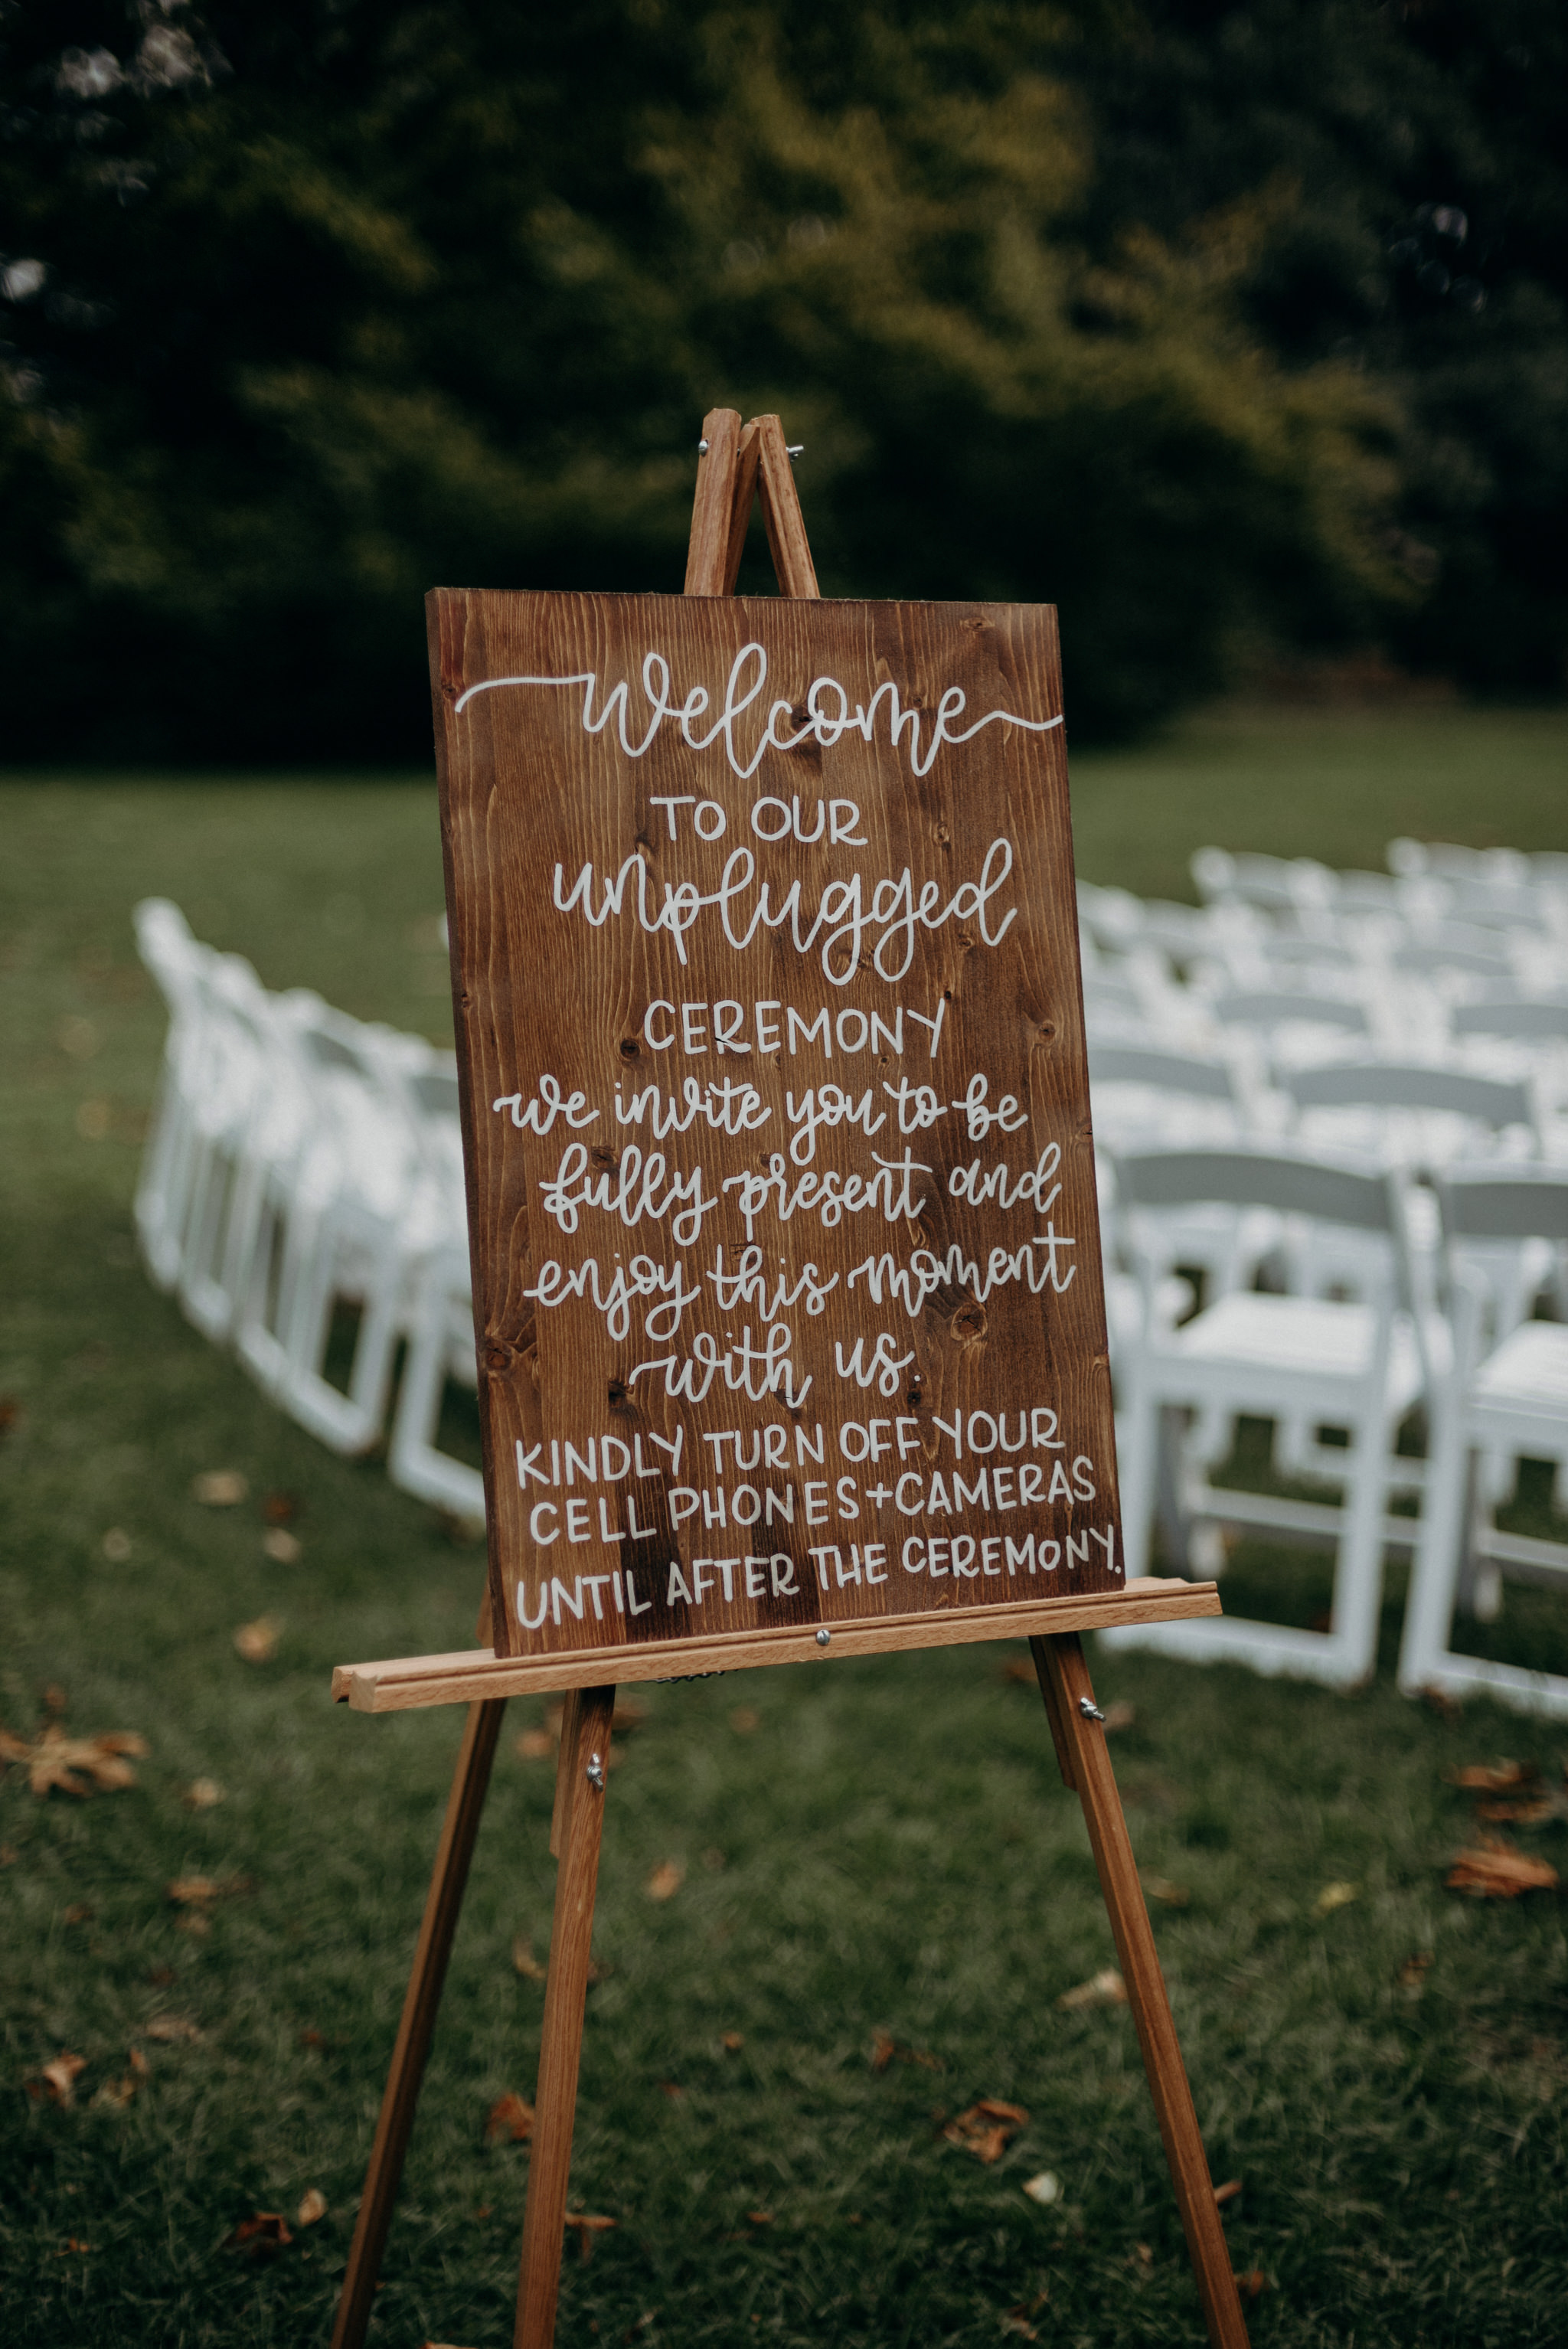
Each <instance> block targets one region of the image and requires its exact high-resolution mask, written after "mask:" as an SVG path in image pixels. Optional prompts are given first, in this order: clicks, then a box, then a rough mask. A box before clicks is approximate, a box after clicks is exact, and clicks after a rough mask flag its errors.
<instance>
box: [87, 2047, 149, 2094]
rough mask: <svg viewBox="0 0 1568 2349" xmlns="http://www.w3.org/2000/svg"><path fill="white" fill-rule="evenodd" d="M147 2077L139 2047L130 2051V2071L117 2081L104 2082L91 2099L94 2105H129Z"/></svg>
mask: <svg viewBox="0 0 1568 2349" xmlns="http://www.w3.org/2000/svg"><path fill="white" fill-rule="evenodd" d="M146 2077H147V2058H146V2056H145V2055H144V2054H142V2052H141V2050H140V2048H139V2047H133V2048H132V2049H131V2051H130V2069H129V2071H128V2072H126V2073H125V2074H124V2075H122V2076H121V2077H120V2078H119V2079H118V2080H106V2081H105V2082H104V2084H103V2085H102V2087H101V2088H100V2089H99V2090H98V2094H97V2095H96V2096H94V2098H93V2102H94V2104H95V2105H117V2106H125V2105H129V2102H130V2100H131V2098H132V2096H134V2095H135V2094H136V2092H137V2090H138V2088H139V2087H140V2085H141V2084H142V2082H143V2081H144V2080H145V2079H146Z"/></svg>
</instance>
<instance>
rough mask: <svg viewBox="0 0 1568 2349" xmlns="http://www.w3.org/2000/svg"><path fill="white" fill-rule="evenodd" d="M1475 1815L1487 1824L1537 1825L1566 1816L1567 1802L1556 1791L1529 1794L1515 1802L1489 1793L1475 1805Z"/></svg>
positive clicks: (1567, 1812)
mask: <svg viewBox="0 0 1568 2349" xmlns="http://www.w3.org/2000/svg"><path fill="white" fill-rule="evenodd" d="M1475 1815H1476V1816H1477V1818H1478V1819H1484V1820H1486V1822H1487V1823H1488V1825H1489V1826H1513V1827H1538V1826H1542V1825H1543V1824H1544V1823H1545V1821H1546V1820H1548V1819H1553V1818H1563V1817H1568V1803H1564V1801H1563V1797H1562V1795H1558V1794H1556V1793H1553V1794H1550V1795H1526V1797H1525V1799H1524V1800H1523V1801H1522V1802H1515V1803H1511V1802H1509V1801H1508V1800H1507V1799H1506V1798H1505V1797H1503V1796H1501V1795H1491V1796H1489V1797H1488V1799H1487V1800H1486V1801H1485V1802H1484V1803H1478V1804H1477V1805H1476V1806H1475Z"/></svg>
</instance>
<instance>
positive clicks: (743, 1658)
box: [332, 1575, 1222, 1713]
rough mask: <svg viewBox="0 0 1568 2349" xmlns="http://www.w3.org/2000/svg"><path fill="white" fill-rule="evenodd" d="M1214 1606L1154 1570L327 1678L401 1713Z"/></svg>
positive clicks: (404, 1662)
mask: <svg viewBox="0 0 1568 2349" xmlns="http://www.w3.org/2000/svg"><path fill="white" fill-rule="evenodd" d="M1221 1612H1222V1609H1221V1606H1220V1594H1219V1590H1218V1588H1217V1587H1216V1585H1215V1584H1213V1583H1212V1582H1183V1581H1181V1580H1180V1579H1171V1580H1162V1579H1161V1578H1160V1577H1158V1576H1155V1575H1148V1576H1145V1577H1144V1578H1142V1579H1141V1580H1140V1581H1137V1582H1131V1583H1129V1585H1128V1586H1127V1588H1126V1589H1125V1591H1120V1590H1113V1591H1098V1592H1095V1593H1093V1594H1091V1595H1089V1596H1086V1597H1084V1598H1082V1599H1030V1600H1026V1601H1023V1602H1021V1603H1020V1604H1019V1605H1017V1606H1016V1607H973V1608H969V1607H965V1608H954V1609H937V1610H933V1611H931V1612H929V1613H926V1614H923V1615H883V1616H881V1617H879V1618H878V1619H875V1620H874V1621H867V1622H860V1623H834V1624H830V1625H829V1626H827V1627H826V1628H827V1629H828V1630H830V1631H831V1634H832V1637H831V1638H830V1640H829V1641H828V1643H827V1645H826V1646H822V1645H820V1644H819V1641H818V1639H817V1629H816V1627H815V1626H813V1625H810V1624H804V1625H796V1624H781V1625H779V1627H778V1628H777V1629H776V1630H766V1631H720V1632H716V1633H715V1634H714V1635H713V1637H712V1638H711V1639H706V1640H682V1641H681V1643H680V1645H679V1647H678V1648H676V1647H671V1646H668V1645H666V1644H665V1642H663V1641H660V1642H659V1643H658V1644H657V1645H656V1646H655V1645H650V1644H640V1645H638V1646H635V1647H631V1646H621V1647H614V1648H589V1649H585V1650H580V1651H578V1652H577V1653H576V1654H575V1655H570V1656H498V1655H496V1654H494V1653H493V1652H492V1651H491V1650H490V1649H489V1648H459V1649H458V1650H456V1651H454V1652H453V1653H452V1654H450V1655H444V1656H393V1657H390V1658H388V1659H387V1661H385V1662H382V1663H377V1664H339V1665H337V1666H336V1668H335V1671H334V1672H333V1675H332V1699H333V1702H334V1703H335V1704H346V1705H348V1706H349V1707H350V1708H351V1709H352V1710H353V1711H354V1712H355V1713H411V1712H414V1711H415V1710H417V1709H418V1708H419V1707H421V1706H424V1705H430V1704H470V1703H472V1702H474V1701H475V1700H476V1699H480V1698H485V1697H506V1696H526V1695H527V1694H528V1693H529V1692H530V1691H537V1692H541V1693H543V1692H547V1691H549V1690H552V1689H574V1688H595V1687H598V1686H599V1685H600V1684H601V1683H602V1682H624V1681H667V1680H676V1679H678V1680H695V1679H696V1678H697V1677H698V1676H699V1675H700V1674H703V1673H707V1672H726V1671H742V1670H745V1669H747V1668H748V1667H755V1666H757V1665H758V1664H820V1663H830V1662H831V1661H833V1659H834V1658H835V1657H837V1656H875V1655H882V1654H885V1653H887V1652H888V1651H891V1650H893V1649H900V1650H902V1649H904V1648H952V1647H960V1646H963V1645H965V1643H966V1642H971V1641H976V1640H1028V1639H1042V1638H1045V1637H1046V1636H1047V1635H1048V1634H1050V1633H1053V1632H1057V1633H1059V1632H1064V1631H1104V1630H1110V1629H1112V1628H1113V1626H1115V1625H1117V1624H1119V1623H1169V1622H1173V1621H1175V1620H1177V1619H1180V1618H1181V1617H1183V1616H1189V1615H1218V1614H1220V1613H1221Z"/></svg>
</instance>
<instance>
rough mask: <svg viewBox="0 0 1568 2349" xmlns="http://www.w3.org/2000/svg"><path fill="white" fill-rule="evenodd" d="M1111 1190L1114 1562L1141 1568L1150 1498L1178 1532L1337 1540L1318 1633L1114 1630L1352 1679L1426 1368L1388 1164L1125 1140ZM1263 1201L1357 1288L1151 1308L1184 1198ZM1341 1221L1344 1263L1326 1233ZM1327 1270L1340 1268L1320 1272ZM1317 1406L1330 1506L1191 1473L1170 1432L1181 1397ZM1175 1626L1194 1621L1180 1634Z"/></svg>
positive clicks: (1299, 1412)
mask: <svg viewBox="0 0 1568 2349" xmlns="http://www.w3.org/2000/svg"><path fill="white" fill-rule="evenodd" d="M1117 1172H1118V1182H1119V1195H1120V1197H1121V1199H1122V1202H1123V1205H1124V1208H1125V1211H1126V1214H1127V1216H1128V1218H1129V1224H1130V1232H1131V1237H1132V1243H1133V1246H1134V1247H1135V1250H1136V1252H1137V1257H1138V1262H1139V1268H1140V1278H1141V1279H1142V1282H1143V1285H1144V1294H1145V1299H1146V1319H1145V1328H1144V1334H1143V1339H1142V1343H1141V1346H1140V1350H1139V1352H1138V1356H1137V1360H1136V1362H1135V1364H1134V1365H1133V1367H1132V1369H1131V1371H1130V1375H1129V1379H1128V1388H1129V1392H1128V1395H1127V1401H1126V1405H1125V1410H1124V1414H1123V1415H1124V1420H1125V1424H1126V1431H1127V1433H1126V1447H1125V1451H1124V1453H1123V1454H1122V1464H1121V1496H1122V1527H1123V1538H1124V1542H1125V1547H1126V1566H1127V1572H1128V1574H1129V1576H1130V1577H1131V1576H1135V1575H1139V1574H1141V1573H1143V1572H1145V1571H1146V1570H1147V1568H1148V1563H1149V1558H1150V1549H1151V1545H1152V1536H1153V1529H1154V1524H1155V1518H1156V1514H1157V1512H1158V1513H1159V1514H1160V1516H1161V1519H1162V1520H1163V1521H1165V1522H1166V1523H1167V1524H1169V1526H1171V1529H1172V1531H1173V1532H1175V1533H1176V1534H1177V1537H1178V1539H1179V1538H1180V1529H1181V1528H1182V1527H1184V1526H1186V1525H1187V1524H1190V1523H1191V1521H1192V1520H1193V1519H1202V1520H1205V1521H1207V1522H1209V1523H1211V1524H1221V1525H1232V1526H1253V1527H1258V1528H1263V1529H1270V1530H1274V1531H1277V1532H1281V1533H1284V1534H1287V1535H1292V1536H1295V1537H1301V1536H1303V1535H1306V1536H1310V1537H1321V1538H1326V1539H1328V1540H1330V1541H1332V1542H1333V1543H1334V1544H1335V1545H1336V1564H1335V1573H1334V1595H1333V1603H1332V1608H1331V1611H1330V1620H1329V1629H1328V1630H1327V1631H1326V1632H1318V1631H1307V1630H1295V1629H1292V1628H1290V1627H1287V1626H1281V1625H1277V1624H1272V1623H1259V1622H1253V1621H1249V1620H1248V1619H1244V1618H1237V1617H1234V1616H1226V1617H1223V1618H1222V1619H1217V1620H1214V1621H1212V1622H1211V1621H1207V1620H1205V1621H1202V1622H1198V1623H1194V1624H1192V1625H1191V1626H1188V1625H1186V1624H1182V1625H1180V1626H1171V1627H1169V1630H1171V1632H1172V1633H1173V1634H1175V1636H1172V1637H1167V1636H1166V1632H1167V1627H1163V1626H1151V1627H1149V1629H1150V1636H1147V1637H1146V1636H1145V1633H1144V1630H1143V1629H1141V1628H1140V1629H1139V1630H1129V1631H1125V1632H1120V1631H1119V1632H1117V1633H1116V1634H1114V1635H1113V1636H1114V1639H1115V1640H1119V1641H1120V1642H1122V1643H1123V1644H1128V1645H1138V1646H1145V1647H1152V1648H1158V1649H1161V1650H1162V1651H1166V1652H1169V1653H1171V1654H1175V1655H1184V1656H1189V1657H1194V1658H1219V1657H1229V1658H1232V1659H1233V1660H1235V1661H1244V1662H1248V1663H1251V1664H1253V1666H1255V1667H1256V1669H1257V1670H1259V1671H1264V1672H1289V1673H1295V1674H1299V1675H1301V1676H1302V1677H1305V1678H1310V1679H1315V1680H1320V1681H1324V1682H1327V1683H1329V1684H1330V1685H1331V1686H1334V1687H1341V1688H1344V1687H1351V1686H1354V1685H1355V1684H1356V1683H1357V1682H1360V1681H1363V1680H1365V1679H1366V1678H1367V1676H1368V1674H1369V1673H1370V1672H1371V1671H1372V1669H1373V1664H1374V1661H1375V1657H1376V1651H1377V1621H1378V1607H1379V1602H1380V1599H1381V1593H1382V1557H1383V1549H1384V1545H1385V1541H1386V1539H1387V1530H1388V1529H1387V1525H1386V1517H1385V1510H1386V1503H1387V1493H1388V1459H1389V1454H1390V1453H1391V1451H1392V1444H1393V1435H1394V1432H1395V1430H1396V1429H1397V1428H1398V1424H1399V1422H1400V1421H1401V1420H1402V1419H1403V1418H1404V1417H1405V1415H1406V1413H1408V1411H1409V1410H1410V1408H1411V1406H1412V1404H1413V1403H1414V1402H1416V1401H1417V1399H1418V1397H1419V1395H1420V1394H1421V1393H1422V1392H1423V1390H1424V1388H1425V1385H1426V1382H1427V1373H1426V1368H1425V1358H1424V1345H1423V1333H1422V1332H1421V1330H1419V1328H1418V1323H1417V1320H1416V1318H1415V1316H1414V1315H1413V1314H1412V1313H1411V1311H1410V1310H1409V1299H1410V1288H1409V1272H1408V1261H1407V1257H1406V1249H1405V1238H1404V1230H1403V1220H1402V1215H1401V1208H1400V1201H1399V1193H1398V1180H1397V1178H1396V1177H1394V1176H1391V1175H1390V1174H1387V1172H1385V1171H1383V1170H1380V1169H1373V1168H1367V1167H1365V1166H1348V1165H1344V1164H1334V1163H1331V1162H1329V1161H1326V1160H1322V1159H1316V1158H1311V1157H1307V1156H1305V1155H1304V1154H1293V1153H1284V1152H1265V1151H1240V1150H1238V1151H1230V1152H1225V1151H1181V1152H1150V1153H1127V1154H1122V1155H1120V1156H1119V1160H1118V1168H1117ZM1194 1206H1229V1207H1231V1208H1233V1209H1254V1208H1263V1209H1267V1210H1269V1211H1271V1212H1272V1213H1274V1215H1276V1216H1280V1217H1281V1218H1283V1219H1284V1220H1285V1222H1286V1223H1287V1225H1288V1226H1290V1227H1291V1229H1292V1230H1293V1231H1294V1232H1295V1234H1296V1235H1297V1245H1298V1246H1299V1245H1300V1236H1301V1235H1302V1233H1303V1232H1304V1230H1305V1229H1310V1230H1311V1231H1312V1232H1313V1233H1315V1234H1316V1235H1318V1236H1320V1242H1321V1246H1320V1256H1319V1260H1320V1262H1321V1264H1322V1265H1323V1267H1324V1268H1325V1269H1326V1270H1328V1271H1330V1272H1343V1271H1345V1270H1346V1269H1348V1270H1349V1271H1350V1272H1352V1273H1353V1275H1354V1277H1355V1278H1356V1281H1357V1287H1358V1288H1359V1291H1360V1293H1359V1295H1357V1297H1355V1298H1354V1299H1347V1298H1346V1297H1344V1296H1343V1295H1337V1294H1336V1295H1332V1296H1325V1295H1284V1296H1282V1295H1277V1294H1264V1293H1260V1292H1257V1291H1247V1290H1241V1289H1233V1290H1232V1291H1231V1292H1230V1293H1229V1294H1228V1295H1224V1296H1221V1297H1220V1298H1218V1299H1216V1300H1215V1301H1214V1303H1213V1304H1212V1305H1205V1307H1204V1309H1203V1310H1202V1312H1200V1313H1199V1314H1198V1315H1197V1316H1196V1317H1195V1318H1194V1319H1191V1320H1190V1321H1187V1322H1185V1323H1183V1324H1182V1325H1181V1327H1179V1328H1174V1329H1172V1328H1171V1327H1169V1326H1168V1325H1164V1324H1162V1322H1161V1318H1160V1316H1159V1315H1158V1313H1157V1312H1156V1311H1154V1310H1153V1309H1152V1307H1153V1299H1154V1297H1155V1294H1156V1291H1157V1287H1158V1284H1159V1282H1160V1281H1161V1279H1162V1278H1164V1277H1166V1276H1167V1275H1168V1273H1169V1272H1170V1271H1171V1268H1172V1257H1171V1241H1170V1238H1169V1233H1170V1230H1171V1227H1172V1226H1174V1227H1175V1228H1176V1229H1178V1230H1179V1229H1180V1226H1181V1220H1182V1219H1183V1218H1184V1217H1186V1216H1189V1215H1190V1214H1191V1210H1192V1209H1193V1207H1194ZM1342 1235H1343V1236H1346V1237H1347V1238H1348V1241H1349V1247H1348V1249H1347V1250H1346V1256H1345V1261H1344V1264H1343V1265H1341V1264H1338V1263H1336V1249H1335V1246H1334V1243H1335V1241H1336V1237H1338V1236H1342ZM1335 1286H1336V1288H1338V1287H1339V1286H1341V1283H1340V1282H1339V1281H1338V1280H1336V1283H1335ZM1189 1413H1198V1414H1200V1415H1213V1414H1221V1415H1222V1416H1223V1417H1224V1418H1225V1419H1227V1420H1230V1421H1233V1420H1234V1419H1236V1418H1237V1417H1239V1416H1242V1415H1243V1414H1245V1415H1252V1416H1260V1417H1273V1418H1276V1419H1279V1418H1291V1417H1295V1418H1296V1419H1299V1420H1303V1421H1307V1420H1315V1421H1320V1422H1329V1423H1335V1424H1336V1425H1340V1426H1346V1427H1347V1428H1348V1431H1349V1433H1350V1438H1351V1440H1350V1443H1349V1444H1348V1446H1347V1447H1346V1449H1344V1450H1342V1451H1340V1452H1339V1453H1338V1454H1337V1455H1336V1461H1335V1473H1336V1478H1337V1480H1338V1481H1339V1482H1340V1484H1341V1485H1343V1488H1344V1493H1345V1500H1344V1506H1342V1507H1334V1506H1326V1505H1324V1504H1320V1503H1309V1502H1302V1501H1297V1500H1293V1499H1289V1498H1286V1497H1284V1496H1281V1495H1272V1494H1257V1493H1242V1492H1235V1491H1231V1490H1224V1489H1220V1488H1217V1487H1215V1486H1213V1485H1208V1484H1206V1483H1205V1482H1204V1481H1203V1480H1202V1477H1201V1475H1198V1474H1197V1473H1196V1466H1195V1464H1194V1463H1193V1462H1192V1460H1191V1457H1190V1456H1189V1451H1188V1446H1187V1444H1186V1443H1185V1441H1184V1438H1183V1435H1182V1432H1181V1423H1182V1421H1183V1419H1184V1418H1185V1417H1186V1415H1187V1414H1189ZM1189 1630H1191V1632H1192V1633H1193V1634H1194V1635H1195V1636H1193V1637H1191V1638H1186V1637H1182V1636H1181V1634H1182V1633H1185V1632H1187V1631H1189Z"/></svg>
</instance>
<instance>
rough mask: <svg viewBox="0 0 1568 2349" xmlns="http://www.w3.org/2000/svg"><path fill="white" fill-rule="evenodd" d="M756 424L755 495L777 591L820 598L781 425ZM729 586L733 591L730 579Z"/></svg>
mask: <svg viewBox="0 0 1568 2349" xmlns="http://www.w3.org/2000/svg"><path fill="white" fill-rule="evenodd" d="M755 422H756V427H757V458H758V494H759V496H760V497H761V500H762V522H763V527H764V528H765V529H766V531H767V533H768V551H769V554H771V555H772V557H773V569H774V572H775V574H777V576H778V580H779V594H780V595H796V596H804V597H808V598H809V597H811V596H817V595H820V594H821V592H822V591H821V589H820V587H819V586H818V585H817V566H816V564H814V563H813V562H812V560H811V547H810V541H809V540H808V538H807V536H806V523H805V518H804V516H803V515H802V514H801V512H800V499H799V492H797V490H796V487H795V470H794V467H793V466H792V465H791V463H790V461H789V450H788V448H787V446H786V444H785V440H784V427H783V424H782V422H781V421H780V419H779V418H778V417H777V416H758V418H756V419H755ZM749 429H750V427H749V426H748V430H749ZM730 585H731V588H732V589H733V586H734V580H733V578H732V579H731V582H730Z"/></svg>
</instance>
